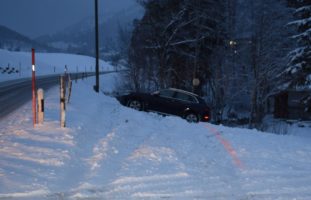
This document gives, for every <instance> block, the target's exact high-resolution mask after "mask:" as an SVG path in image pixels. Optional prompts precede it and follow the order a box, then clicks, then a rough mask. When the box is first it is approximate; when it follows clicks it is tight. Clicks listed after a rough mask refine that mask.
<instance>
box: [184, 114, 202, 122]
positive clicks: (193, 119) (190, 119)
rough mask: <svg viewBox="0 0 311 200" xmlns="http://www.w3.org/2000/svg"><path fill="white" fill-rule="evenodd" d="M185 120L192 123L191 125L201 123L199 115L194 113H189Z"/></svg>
mask: <svg viewBox="0 0 311 200" xmlns="http://www.w3.org/2000/svg"><path fill="white" fill-rule="evenodd" d="M185 119H186V120H187V121H188V122H190V123H197V122H199V117H198V115H196V114H194V113H188V114H186V116H185Z"/></svg>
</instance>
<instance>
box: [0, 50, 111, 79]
mask: <svg viewBox="0 0 311 200" xmlns="http://www.w3.org/2000/svg"><path fill="white" fill-rule="evenodd" d="M35 60H36V61H35V64H36V75H37V76H41V75H49V74H50V75H52V74H60V73H64V70H65V66H67V71H68V73H75V72H94V71H95V59H94V58H92V57H89V56H83V55H74V54H65V53H36V54H35ZM31 65H32V63H31V52H12V51H7V50H3V49H0V82H1V81H7V80H14V79H19V78H25V77H31V73H32V71H31V70H32V69H31ZM99 65H100V71H109V70H113V67H112V66H111V65H110V64H108V63H106V62H105V61H103V60H100V61H99Z"/></svg>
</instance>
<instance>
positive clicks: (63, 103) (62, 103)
mask: <svg viewBox="0 0 311 200" xmlns="http://www.w3.org/2000/svg"><path fill="white" fill-rule="evenodd" d="M65 120H66V84H65V78H64V76H61V77H60V126H61V127H65V126H66V122H65Z"/></svg>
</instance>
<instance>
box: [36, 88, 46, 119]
mask: <svg viewBox="0 0 311 200" xmlns="http://www.w3.org/2000/svg"><path fill="white" fill-rule="evenodd" d="M37 95H38V124H43V122H44V92H43V89H41V88H40V89H38V93H37Z"/></svg>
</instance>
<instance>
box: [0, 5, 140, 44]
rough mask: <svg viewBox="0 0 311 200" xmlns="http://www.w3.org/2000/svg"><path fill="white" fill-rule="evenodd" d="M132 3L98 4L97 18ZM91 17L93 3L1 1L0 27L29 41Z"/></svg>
mask: <svg viewBox="0 0 311 200" xmlns="http://www.w3.org/2000/svg"><path fill="white" fill-rule="evenodd" d="M134 4H136V3H135V0H99V6H100V8H99V9H100V11H99V12H100V14H101V15H105V13H109V12H110V13H111V12H118V11H120V10H122V9H125V8H128V7H129V6H131V5H134ZM93 15H94V0H1V1H0V25H4V26H7V27H8V28H10V29H13V30H15V31H17V32H19V33H21V34H24V35H26V36H28V37H30V38H34V37H37V36H40V35H43V34H51V33H55V32H57V31H60V30H62V29H64V28H66V27H68V26H70V25H72V24H75V23H77V22H79V21H80V20H82V19H83V18H85V17H88V16H93Z"/></svg>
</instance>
